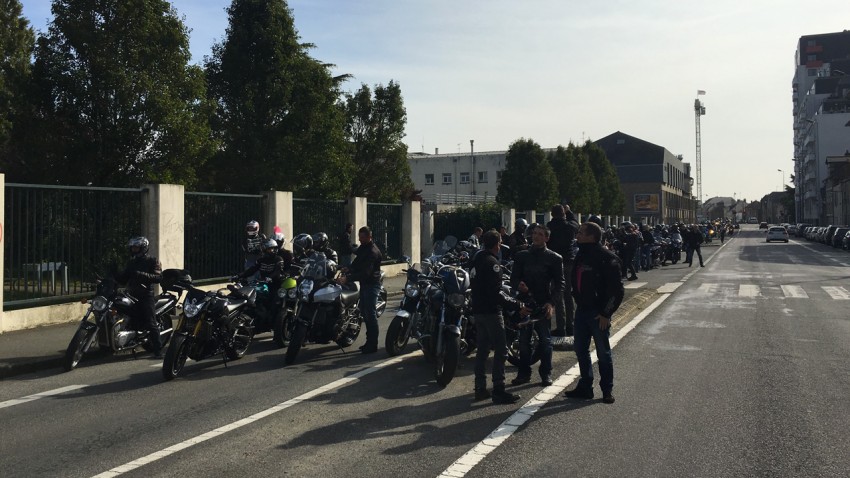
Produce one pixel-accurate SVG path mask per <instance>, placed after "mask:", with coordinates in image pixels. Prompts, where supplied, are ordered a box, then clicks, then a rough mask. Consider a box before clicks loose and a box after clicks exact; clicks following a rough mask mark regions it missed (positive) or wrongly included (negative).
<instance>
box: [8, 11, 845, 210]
mask: <svg viewBox="0 0 850 478" xmlns="http://www.w3.org/2000/svg"><path fill="white" fill-rule="evenodd" d="M21 3H22V4H23V6H24V16H26V17H27V18H28V19H29V20H30V22H31V23H32V24H33V26H34V28H35V29H36V30H37V31H45V30H46V26H47V24H48V22H49V21H50V20H51V14H50V2H49V1H48V0H21ZM229 4H230V1H228V0H176V1H173V2H172V5H173V6H174V8H175V9H176V10H177V12H178V14H179V15H181V16H182V17H183V19H184V22H185V23H186V24H187V26H188V27H189V28H190V29H191V37H190V42H191V51H192V57H193V58H192V61H193V62H194V63H201V62H202V61H203V57H204V56H206V55H209V54H210V51H211V46H212V45H213V44H214V43H215V42H219V41H221V40H222V39H223V38H224V36H225V33H226V29H227V15H226V12H225V9H226V8H227V6H228V5H229ZM288 5H289V7H290V9H291V10H292V12H293V16H294V18H295V27H296V29H297V30H298V32H299V35H300V37H301V40H302V42H309V43H313V44H315V45H316V48H315V49H314V50H313V51H312V55H313V56H314V57H315V58H317V59H318V60H321V61H322V62H326V63H332V64H334V65H336V66H335V67H334V69H333V73H334V74H343V73H348V74H351V75H353V79H352V80H351V81H349V82H348V83H347V84H346V86H345V89H346V90H347V91H350V92H353V91H355V90H357V89H358V88H359V87H360V85H361V84H367V85H369V86H374V85H376V84H384V85H386V84H387V83H389V81H390V80H392V81H395V82H397V83H398V84H399V85H400V87H401V91H402V95H403V97H404V103H405V107H406V109H407V127H406V133H407V136H406V138H405V142H406V143H407V145H408V150H409V151H410V152H421V151H424V152H427V153H433V152H434V151H435V148H439V151H440V152H441V153H449V152H458V151H463V152H468V151H469V150H470V140H474V149H475V151H476V152H483V151H504V150H506V149H507V148H508V146H509V145H510V144H511V143H512V142H513V141H515V140H517V139H519V138H530V139H533V140H534V141H535V142H537V143H538V144H540V145H541V146H542V147H544V148H553V147H557V146H558V145H566V144H567V143H569V142H570V141H572V142H575V143H580V142H583V141H584V140H586V139H591V140H596V139H600V138H602V137H605V136H607V135H609V134H611V133H614V132H616V131H622V132H623V133H626V134H629V135H631V136H635V137H637V138H640V139H643V140H646V141H649V142H651V143H655V144H657V145H660V146H663V147H665V148H667V150H669V151H670V152H671V153H673V154H681V155H683V157H684V161H685V162H689V163H691V166H692V175H693V176H696V138H695V136H696V135H695V118H694V100H695V99H696V98H697V90H704V91H705V92H706V94H705V95H704V96H699V99H700V100H701V101H702V102H703V104H704V106H705V108H706V115H705V116H702V117H701V130H702V141H701V146H702V188H703V199H704V200H705V199H708V198H711V197H714V196H730V197H735V198H738V199H747V200H748V201H752V200H757V199H760V198H761V197H762V196H764V195H765V194H768V193H770V192H773V191H778V190H780V188H781V187H782V184H789V185H790V184H791V181H790V176H791V174H792V173H793V169H794V165H793V160H792V158H793V154H794V148H793V145H792V134H793V131H792V105H791V80H792V76H793V74H794V54H795V51H796V47H797V42H798V40H799V38H800V37H801V36H803V35H810V34H819V33H832V32H838V31H842V30H845V29H850V2H848V1H847V0H810V1H808V2H800V1H799V0H797V1H788V0H711V1H705V0H701V1H692V0H607V1H604V2H587V1H575V0H526V1H517V0H514V1H509V0H487V1H483V0H464V1H458V0H428V1H423V0H357V1H351V0H298V1H290V2H288ZM780 170H781V171H780Z"/></svg>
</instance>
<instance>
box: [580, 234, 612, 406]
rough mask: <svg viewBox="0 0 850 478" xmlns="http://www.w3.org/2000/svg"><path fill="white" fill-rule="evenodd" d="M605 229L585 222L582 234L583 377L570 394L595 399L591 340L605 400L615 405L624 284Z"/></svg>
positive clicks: (581, 340)
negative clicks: (615, 330) (605, 242)
mask: <svg viewBox="0 0 850 478" xmlns="http://www.w3.org/2000/svg"><path fill="white" fill-rule="evenodd" d="M601 237H602V229H601V228H599V226H597V225H596V224H592V223H584V224H582V225H581V227H580V228H579V232H578V238H577V240H578V247H579V252H578V254H577V255H576V263H575V267H574V268H573V288H572V289H573V290H572V294H573V297H574V298H575V301H576V320H575V344H574V347H575V352H576V358H577V359H578V364H579V370H580V372H581V378H580V379H579V381H578V384H577V385H576V388H575V389H573V390H570V391H568V392H567V393H566V396H567V397H569V398H584V399H590V398H593V364H592V362H591V360H590V339H591V337H592V338H593V341H594V342H595V344H596V355H597V357H599V385H600V387H601V388H602V400H603V401H604V402H605V403H614V395H613V394H612V389H613V387H614V362H613V359H612V355H611V344H610V342H609V340H608V338H609V336H610V332H611V327H610V325H611V316H612V315H614V312H615V311H616V310H617V308H618V307H619V306H620V303H621V302H622V301H623V293H624V291H623V282H622V279H621V277H620V259H619V258H618V257H617V256H616V255H615V254H614V253H613V252H611V251H609V250H607V249H605V248H604V247H602V245H601V244H600V243H599V239H600V238H601Z"/></svg>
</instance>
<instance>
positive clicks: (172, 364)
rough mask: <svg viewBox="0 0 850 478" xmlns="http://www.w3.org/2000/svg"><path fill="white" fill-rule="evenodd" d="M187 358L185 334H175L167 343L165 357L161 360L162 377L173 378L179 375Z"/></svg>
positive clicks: (187, 344) (187, 348)
mask: <svg viewBox="0 0 850 478" xmlns="http://www.w3.org/2000/svg"><path fill="white" fill-rule="evenodd" d="M187 358H189V343H188V342H187V341H186V336H185V335H176V336H175V337H174V339H173V340H172V341H171V344H169V346H168V350H167V351H166V352H165V359H164V360H163V361H162V376H163V378H165V379H166V380H173V379H174V378H175V377H177V376H178V375H180V372H181V371H182V370H183V365H185V364H186V359H187Z"/></svg>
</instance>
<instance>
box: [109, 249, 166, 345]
mask: <svg viewBox="0 0 850 478" xmlns="http://www.w3.org/2000/svg"><path fill="white" fill-rule="evenodd" d="M149 247H150V241H148V239H147V238H146V237H142V236H139V237H134V238H132V239H130V241H129V242H128V243H127V248H128V249H129V251H130V255H131V257H132V259H130V262H128V263H127V267H125V268H124V271H123V272H121V273H120V274H118V275H117V276H116V277H115V280H116V281H117V282H118V283H119V284H127V292H128V293H129V294H130V295H131V296H133V298H135V299H136V304H135V305H134V306H133V308H132V309H131V310H130V311H129V313H130V316H131V317H132V318H133V319H135V321H136V325H135V328H136V330H147V331H148V337H150V344H151V350H152V351H153V354H154V356H155V357H161V356H162V343H161V342H160V340H159V324H157V322H156V311H155V306H156V300H155V299H154V294H153V284H159V283H160V281H161V280H162V264H160V263H159V260H158V259H157V258H156V257H152V256H149V255H148V250H149Z"/></svg>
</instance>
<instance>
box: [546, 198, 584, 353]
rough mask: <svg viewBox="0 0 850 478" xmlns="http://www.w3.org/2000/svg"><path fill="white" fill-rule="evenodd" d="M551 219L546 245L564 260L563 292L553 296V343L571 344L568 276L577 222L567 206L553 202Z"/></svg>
mask: <svg viewBox="0 0 850 478" xmlns="http://www.w3.org/2000/svg"><path fill="white" fill-rule="evenodd" d="M551 213H552V220H551V221H549V222H548V223H546V226H547V227H548V228H549V230H550V231H552V232H551V234H550V235H549V242H547V243H546V247H548V248H549V249H552V250H553V251H555V252H557V253H558V254H560V256H561V258H562V259H563V260H564V281H565V282H564V293H563V294H562V297H561V298H558V297H555V330H554V331H553V332H552V336H553V337H555V338H553V339H552V341H553V343H555V342H557V343H558V344H563V345H566V346H567V347H570V346H571V345H572V336H573V315H574V310H575V307H574V305H573V297H572V295H570V288H571V286H570V277H572V273H573V261H574V260H575V253H574V252H573V240H575V238H576V231H578V222H576V219H575V216H574V215H573V213H572V211H570V207H569V206H566V207H564V206H561V205H560V204H555V205H554V206H552V210H551Z"/></svg>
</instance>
